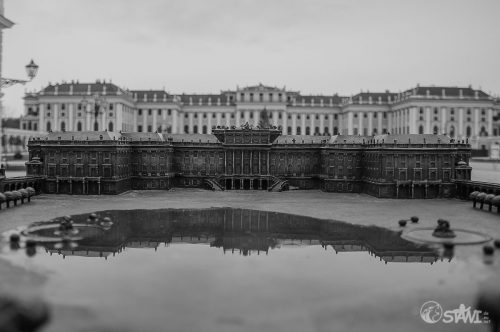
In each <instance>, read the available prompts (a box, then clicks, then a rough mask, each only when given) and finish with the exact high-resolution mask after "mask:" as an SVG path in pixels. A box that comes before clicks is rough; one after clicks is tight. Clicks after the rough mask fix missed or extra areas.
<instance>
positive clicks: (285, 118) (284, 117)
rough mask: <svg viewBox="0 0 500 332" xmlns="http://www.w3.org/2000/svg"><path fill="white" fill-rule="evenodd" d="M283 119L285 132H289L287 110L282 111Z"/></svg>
mask: <svg viewBox="0 0 500 332" xmlns="http://www.w3.org/2000/svg"><path fill="white" fill-rule="evenodd" d="M281 119H282V126H283V134H285V135H286V134H288V124H287V120H288V115H287V114H286V112H285V111H283V112H281Z"/></svg>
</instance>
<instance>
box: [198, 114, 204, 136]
mask: <svg viewBox="0 0 500 332" xmlns="http://www.w3.org/2000/svg"><path fill="white" fill-rule="evenodd" d="M202 128H203V115H202V113H198V133H201V132H202Z"/></svg>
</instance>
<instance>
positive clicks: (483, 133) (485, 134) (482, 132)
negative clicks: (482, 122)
mask: <svg viewBox="0 0 500 332" xmlns="http://www.w3.org/2000/svg"><path fill="white" fill-rule="evenodd" d="M479 136H488V132H487V131H486V128H485V127H484V126H483V127H481V131H480V132H479Z"/></svg>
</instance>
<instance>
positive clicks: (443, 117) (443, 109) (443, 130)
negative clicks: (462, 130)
mask: <svg viewBox="0 0 500 332" xmlns="http://www.w3.org/2000/svg"><path fill="white" fill-rule="evenodd" d="M444 133H446V134H448V133H447V130H446V107H441V133H440V134H444ZM455 136H458V135H457V132H456V131H455Z"/></svg>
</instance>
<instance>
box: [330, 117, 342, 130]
mask: <svg viewBox="0 0 500 332" xmlns="http://www.w3.org/2000/svg"><path fill="white" fill-rule="evenodd" d="M334 116H335V115H333V114H330V115H329V116H328V131H329V132H330V135H334V132H333V117H334ZM337 119H338V124H339V125H338V128H337V130H338V132H339V133H341V132H342V124H341V123H342V113H339V114H338V115H337Z"/></svg>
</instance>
